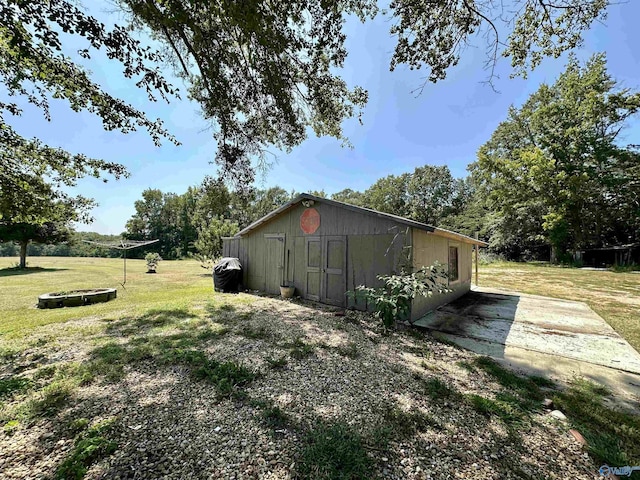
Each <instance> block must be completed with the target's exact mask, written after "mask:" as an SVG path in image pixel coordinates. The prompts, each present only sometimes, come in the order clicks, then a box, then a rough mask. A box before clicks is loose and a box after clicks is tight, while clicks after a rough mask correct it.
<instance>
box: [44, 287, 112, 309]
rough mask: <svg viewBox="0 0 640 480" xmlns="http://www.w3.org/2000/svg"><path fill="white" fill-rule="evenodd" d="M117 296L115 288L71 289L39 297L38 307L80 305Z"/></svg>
mask: <svg viewBox="0 0 640 480" xmlns="http://www.w3.org/2000/svg"><path fill="white" fill-rule="evenodd" d="M116 296H117V291H116V289H115V288H93V289H90V290H70V291H68V292H54V293H45V294H44V295H40V296H39V297H38V308H61V307H79V306H82V305H91V304H93V303H102V302H108V301H109V300H113V299H114V298H116Z"/></svg>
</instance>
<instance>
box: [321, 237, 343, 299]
mask: <svg viewBox="0 0 640 480" xmlns="http://www.w3.org/2000/svg"><path fill="white" fill-rule="evenodd" d="M346 270H347V240H346V237H345V236H327V237H322V280H321V290H320V291H321V296H320V301H321V302H322V303H328V304H330V305H338V306H341V307H342V306H344V305H346V296H345V293H346V291H347V275H346Z"/></svg>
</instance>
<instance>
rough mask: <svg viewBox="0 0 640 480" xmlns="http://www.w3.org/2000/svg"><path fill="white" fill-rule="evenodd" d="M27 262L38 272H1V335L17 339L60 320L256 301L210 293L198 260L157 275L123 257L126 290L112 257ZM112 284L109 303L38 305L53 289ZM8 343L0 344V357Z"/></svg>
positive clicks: (2, 261) (170, 265)
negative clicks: (113, 290)
mask: <svg viewBox="0 0 640 480" xmlns="http://www.w3.org/2000/svg"><path fill="white" fill-rule="evenodd" d="M15 261H16V259H13V258H8V257H5V258H0V269H1V268H2V267H3V266H4V267H9V266H10V265H11V264H12V263H15ZM29 263H30V265H33V266H37V267H39V268H40V269H39V270H33V271H30V273H29V274H21V273H20V272H19V271H7V270H0V307H1V308H2V312H3V318H2V321H0V335H2V336H4V338H21V337H22V336H23V335H25V334H26V333H28V332H30V331H32V330H33V329H34V328H36V327H38V326H41V325H47V324H51V323H62V322H67V321H69V320H75V319H78V318H82V317H97V318H105V319H106V318H115V319H118V318H123V317H129V318H131V317H140V316H142V315H144V314H147V313H148V312H149V311H153V310H156V311H176V310H184V311H190V310H191V309H192V308H193V306H194V305H198V304H200V305H205V304H206V303H207V302H210V303H211V305H210V307H209V308H211V309H214V310H215V309H220V308H221V307H222V308H230V309H233V308H235V307H234V306H233V305H229V306H228V307H223V305H225V304H228V303H229V302H230V301H232V302H233V303H234V304H235V305H241V304H248V303H251V302H253V301H254V300H253V299H252V298H251V297H248V296H245V295H234V298H233V299H232V300H230V299H228V297H229V296H228V295H227V296H223V295H219V294H216V293H214V291H213V285H212V280H211V277H210V276H208V275H202V273H201V271H202V269H201V268H200V265H199V263H198V262H196V261H192V260H184V261H164V262H162V263H161V264H160V266H159V267H158V273H157V274H156V275H146V274H145V272H146V271H147V269H146V263H145V262H144V260H127V282H126V284H125V287H126V288H122V286H121V285H120V282H122V264H123V262H122V260H121V259H111V258H69V257H31V258H30V259H29ZM100 287H113V288H117V290H118V298H116V299H115V300H112V301H110V302H107V303H98V304H95V305H88V306H84V307H75V308H69V307H68V308H59V309H43V310H40V309H37V308H35V305H36V304H37V302H38V295H41V294H43V293H48V292H52V291H56V290H78V289H85V288H100ZM6 348H7V346H0V356H5V355H7V354H11V351H8V352H7V353H4V349H6Z"/></svg>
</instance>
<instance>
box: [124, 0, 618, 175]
mask: <svg viewBox="0 0 640 480" xmlns="http://www.w3.org/2000/svg"><path fill="white" fill-rule="evenodd" d="M119 1H120V4H121V5H122V6H123V7H124V8H125V9H127V10H128V11H129V12H130V14H131V18H132V24H133V25H137V26H139V27H143V28H149V29H151V31H152V32H153V35H154V36H155V38H156V39H158V40H160V41H161V42H162V44H163V45H164V46H165V47H166V50H165V53H167V55H168V56H170V58H171V59H172V64H173V65H174V67H175V68H176V71H177V72H178V74H179V75H180V76H181V77H183V78H184V79H185V80H186V81H187V83H188V85H189V95H190V96H191V98H193V99H195V100H196V101H197V102H198V103H199V104H200V106H201V107H202V113H203V115H204V117H205V118H206V119H207V120H208V121H209V122H210V123H211V125H212V128H213V132H214V137H215V138H216V140H217V141H218V151H217V156H216V162H217V163H218V164H219V165H220V167H221V173H222V175H224V176H227V177H228V178H230V179H233V180H235V181H236V184H237V185H246V184H247V183H250V182H251V181H252V180H253V168H252V164H251V160H252V158H259V159H261V160H262V161H265V160H266V158H267V157H266V155H265V154H266V152H267V149H268V148H269V146H275V147H276V148H278V149H282V150H285V151H288V150H290V149H291V148H293V147H295V146H296V145H298V144H300V143H301V142H302V141H303V140H304V139H305V138H306V135H307V128H308V127H311V128H312V129H313V131H314V132H315V133H316V134H317V135H320V136H322V135H329V136H333V137H335V138H337V139H339V140H342V141H345V142H346V141H347V139H346V138H345V135H344V132H343V128H342V123H343V121H344V120H345V119H348V118H351V117H354V116H359V115H360V113H361V111H362V108H363V107H364V105H365V103H366V101H367V92H366V91H365V90H364V89H363V88H360V87H357V86H354V87H349V86H348V85H347V84H346V82H345V81H344V80H343V79H342V78H341V76H340V68H341V67H342V66H343V65H344V62H345V59H346V57H347V53H348V52H347V50H346V48H345V40H346V35H347V33H346V32H345V30H344V25H345V21H346V18H347V17H349V16H355V17H357V18H359V19H360V20H362V21H363V22H364V21H367V20H368V19H371V18H373V17H375V16H376V15H378V14H379V5H378V2H377V0H339V1H335V2H326V1H324V0H290V1H286V2H280V1H261V0H260V1H258V0H246V1H242V2H239V1H236V0H220V1H216V2H202V1H200V0H165V1H162V2H159V1H155V0H119ZM608 4H609V1H608V0H557V1H554V2H550V1H547V0H512V1H510V2H495V1H493V0H442V1H416V0H393V1H392V2H391V3H390V4H389V6H388V9H386V11H385V14H386V15H387V16H388V17H389V19H390V25H391V27H390V34H391V35H392V36H394V37H395V38H396V39H397V43H396V46H395V49H394V52H393V55H392V57H391V60H390V68H391V69H392V70H393V69H394V68H395V67H397V66H398V65H401V64H405V65H408V66H409V67H410V68H412V69H414V68H415V69H420V68H424V69H426V70H427V76H426V81H433V82H435V81H438V80H441V79H443V78H445V76H446V73H447V71H448V70H449V69H450V68H451V67H453V66H454V65H456V64H457V62H458V60H459V59H460V56H461V55H462V53H463V49H464V47H465V46H466V45H469V44H473V43H475V42H478V39H477V36H478V34H479V35H480V36H481V38H482V37H483V38H484V40H479V41H480V42H483V41H484V42H485V45H486V47H487V64H488V66H489V68H491V73H490V74H489V80H490V81H491V80H492V79H493V77H494V72H493V67H494V66H495V64H496V62H497V61H498V58H499V56H500V55H502V56H504V57H508V58H510V59H511V63H512V65H513V69H514V73H515V74H521V75H526V72H527V71H528V70H529V69H531V68H535V67H536V66H537V65H538V64H539V63H540V61H541V60H542V58H543V57H545V56H553V57H558V56H559V55H560V54H562V53H563V52H565V51H567V50H570V49H572V48H575V47H576V46H579V45H580V44H581V42H582V34H583V33H584V31H585V30H586V29H588V28H589V27H590V25H591V24H592V23H593V22H594V21H595V20H598V19H603V18H604V16H605V11H606V7H607V6H608ZM503 35H504V38H503Z"/></svg>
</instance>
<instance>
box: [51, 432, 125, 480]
mask: <svg viewBox="0 0 640 480" xmlns="http://www.w3.org/2000/svg"><path fill="white" fill-rule="evenodd" d="M111 429H112V421H107V422H102V423H100V424H98V425H95V426H93V427H91V428H89V430H88V431H87V432H86V433H85V434H82V435H80V436H79V437H78V438H77V439H76V442H75V445H74V447H73V449H72V450H71V452H70V454H69V455H68V457H67V458H66V459H65V460H64V461H63V462H62V463H61V464H60V466H59V467H58V469H57V470H56V473H55V478H56V480H63V479H64V480H81V479H82V478H84V475H85V474H86V473H87V470H88V468H89V467H90V466H91V465H92V464H94V463H95V462H97V461H98V460H100V459H101V458H104V457H106V456H108V455H111V454H112V453H113V452H115V450H116V449H117V448H118V445H117V443H116V442H115V441H113V440H111V439H110V438H109V434H110V432H111Z"/></svg>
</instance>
